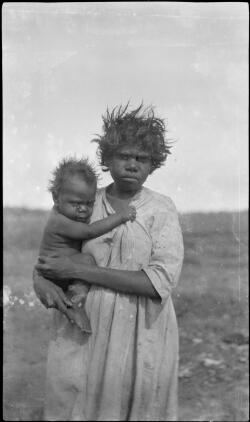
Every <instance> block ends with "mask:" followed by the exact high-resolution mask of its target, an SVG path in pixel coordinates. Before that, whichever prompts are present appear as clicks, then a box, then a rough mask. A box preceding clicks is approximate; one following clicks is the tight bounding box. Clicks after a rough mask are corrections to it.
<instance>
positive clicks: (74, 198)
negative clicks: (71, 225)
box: [54, 175, 96, 223]
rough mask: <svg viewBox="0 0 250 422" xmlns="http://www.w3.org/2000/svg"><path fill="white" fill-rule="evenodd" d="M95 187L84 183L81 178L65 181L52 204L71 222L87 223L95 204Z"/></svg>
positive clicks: (74, 177)
mask: <svg viewBox="0 0 250 422" xmlns="http://www.w3.org/2000/svg"><path fill="white" fill-rule="evenodd" d="M95 194H96V185H95V184H88V183H86V182H85V181H84V180H83V179H82V178H81V177H79V176H77V175H76V176H73V177H71V178H69V179H68V180H65V181H64V183H63V186H62V188H61V190H60V193H59V194H58V196H57V198H54V203H55V205H56V206H57V209H58V211H59V212H60V213H61V214H63V215H65V217H68V218H70V219H71V220H75V221H80V222H82V223H89V221H90V217H91V215H92V212H93V206H94V202H95Z"/></svg>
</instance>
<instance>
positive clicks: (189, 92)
mask: <svg viewBox="0 0 250 422" xmlns="http://www.w3.org/2000/svg"><path fill="white" fill-rule="evenodd" d="M248 31H249V21H248V4H247V3H245V2H226V3H217V2H215V3H195V2H188V3H186V2H185V3H182V2H105V3H101V2H100V3H98V2H77V3H74V2H70V3H67V2H64V3H63V2H62V3H60V2H58V3H49V2H47V3H35V2H29V3H28V2H27V3H25V2H23V3H22V2H19V3H11V2H10V3H5V4H4V5H3V9H2V63H3V65H2V69H3V204H4V206H21V207H28V208H42V209H49V208H50V207H51V206H52V198H51V195H50V193H49V192H48V191H47V186H48V180H49V178H50V176H51V172H52V171H53V169H54V168H55V166H57V164H58V161H59V160H60V159H62V158H63V157H65V156H76V157H78V158H81V157H82V156H88V157H89V158H90V160H91V161H92V162H93V163H94V164H95V165H96V167H97V169H98V171H99V172H100V174H101V179H100V182H99V186H105V185H107V184H109V183H111V178H110V176H109V174H107V173H102V172H101V168H100V166H99V164H98V160H97V158H96V145H95V144H94V143H91V139H93V138H94V137H95V135H96V134H100V133H101V131H102V115H103V114H104V113H105V111H106V109H107V107H109V108H110V109H112V108H113V107H115V106H117V105H120V104H126V103H127V102H128V101H129V102H130V105H131V108H135V107H137V106H138V105H139V104H140V103H141V102H142V101H143V103H144V104H145V106H147V105H149V106H153V107H154V110H155V114H156V115H157V116H159V117H161V118H164V119H165V121H166V125H167V131H168V132H167V137H169V138H171V139H173V140H174V141H175V143H174V146H173V148H172V154H171V155H170V156H169V157H168V159H167V161H166V164H165V165H164V166H163V167H162V168H160V169H158V170H156V171H155V172H154V173H153V174H152V175H150V176H149V178H148V179H147V181H146V184H145V186H147V187H148V188H150V189H153V190H156V191H158V192H159V193H162V194H165V195H167V196H170V197H171V198H172V199H173V201H174V202H175V204H176V207H177V209H178V211H179V212H193V211H204V212H205V211H208V212H209V211H232V210H236V211H237V210H241V209H246V208H248V180H249V179H248V90H249V88H248V70H249V69H248V48H249V41H248Z"/></svg>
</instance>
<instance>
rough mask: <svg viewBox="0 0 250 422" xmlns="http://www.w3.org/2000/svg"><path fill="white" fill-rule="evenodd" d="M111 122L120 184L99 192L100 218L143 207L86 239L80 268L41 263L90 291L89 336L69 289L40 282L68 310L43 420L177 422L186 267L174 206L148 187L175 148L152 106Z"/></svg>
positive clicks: (107, 148) (102, 145) (54, 303)
mask: <svg viewBox="0 0 250 422" xmlns="http://www.w3.org/2000/svg"><path fill="white" fill-rule="evenodd" d="M103 119H104V126H103V130H104V133H103V135H102V136H100V137H99V138H98V139H96V140H95V141H96V142H98V152H99V156H100V162H101V165H102V166H104V167H105V169H106V170H109V171H110V174H111V176H112V178H113V183H112V184H110V185H109V186H108V187H106V188H102V189H100V190H99V191H98V194H97V197H96V202H95V207H94V212H93V215H92V221H95V220H97V219H101V218H104V217H106V216H107V215H109V214H111V213H113V212H114V211H117V210H119V208H120V207H121V206H122V204H124V203H130V204H131V205H133V206H135V207H136V211H137V217H136V220H135V221H134V222H133V223H131V222H128V223H126V224H123V225H121V226H119V227H118V228H116V229H114V230H113V231H112V232H110V233H108V234H106V235H104V236H101V237H99V238H97V239H93V240H91V241H88V242H86V243H85V244H84V245H83V248H82V252H83V253H84V255H83V254H79V255H77V260H75V261H74V262H73V261H72V260H70V259H65V258H61V257H54V258H53V257H52V258H42V257H41V258H40V263H39V264H37V269H38V270H39V272H40V273H42V275H43V276H44V277H48V278H52V279H56V280H58V281H57V283H58V284H59V285H60V282H61V283H62V282H65V281H67V280H70V279H77V280H82V281H84V282H88V283H89V284H90V285H91V288H90V291H89V293H88V297H87V300H86V312H87V314H88V316H89V318H90V321H91V326H92V331H93V334H92V335H90V336H88V335H86V334H83V333H81V332H80V331H79V329H78V328H77V327H76V326H73V325H72V324H71V323H70V321H69V320H68V319H67V318H66V316H65V315H67V300H66V298H65V296H64V294H63V291H62V289H61V288H60V287H58V286H55V285H54V284H53V283H50V282H49V281H48V280H45V279H43V278H41V277H39V276H37V275H36V276H35V277H34V288H35V290H36V292H37V294H38V296H39V297H40V299H41V300H42V301H43V303H45V304H46V306H47V307H48V306H49V307H55V308H57V309H58V310H60V311H62V312H64V314H65V315H63V313H62V312H58V311H56V312H55V320H54V336H53V338H52V339H51V342H50V346H49V354H48V365H47V386H46V403H45V419H46V420H82V421H84V420H96V421H105V420H111V421H126V420H128V421H131V420H132V421H141V420H148V421H152V420H156V421H166V420H168V421H169V420H176V419H177V380H178V373H177V372H178V328H177V322H176V316H175V312H174V308H173V304H172V300H171V295H170V294H171V289H172V287H174V286H175V285H176V283H177V281H178V278H179V275H180V271H181V265H182V260H183V242H182V234H181V230H180V226H179V222H178V217H177V213H176V209H175V206H174V204H173V202H172V200H171V199H170V198H168V197H166V196H164V195H161V194H158V193H156V192H153V191H152V190H150V189H147V188H145V187H143V184H144V182H145V181H146V179H147V177H148V176H149V174H151V173H152V172H153V171H154V170H155V169H157V168H159V167H160V166H161V165H162V164H163V163H164V162H165V160H166V158H167V155H168V154H169V153H170V146H169V144H168V143H167V141H166V140H165V126H164V122H163V121H162V120H161V119H158V118H156V117H155V116H154V113H153V111H152V110H148V111H147V110H144V111H143V110H142V106H140V107H139V108H138V109H136V110H134V111H131V112H128V111H127V107H125V108H124V109H122V108H121V107H120V108H119V110H118V111H117V112H116V111H115V110H113V112H112V113H111V114H110V113H109V112H108V111H107V115H106V116H105V117H104V118H103ZM86 257H87V258H86ZM88 257H89V258H88ZM91 257H92V259H93V258H94V260H95V262H96V264H97V266H95V265H90V264H91V262H88V259H89V260H91ZM86 262H87V263H86Z"/></svg>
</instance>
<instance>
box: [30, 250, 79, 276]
mask: <svg viewBox="0 0 250 422" xmlns="http://www.w3.org/2000/svg"><path fill="white" fill-rule="evenodd" d="M36 269H37V270H38V271H39V273H41V274H42V275H43V276H44V277H45V278H48V279H52V280H61V281H63V280H70V279H73V278H75V277H74V271H75V264H74V262H73V261H72V260H71V259H70V258H69V257H67V256H59V255H54V256H50V257H45V256H40V257H39V258H38V264H36Z"/></svg>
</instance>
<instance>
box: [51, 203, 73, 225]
mask: <svg viewBox="0 0 250 422" xmlns="http://www.w3.org/2000/svg"><path fill="white" fill-rule="evenodd" d="M69 221H70V220H69V218H67V217H65V216H64V215H63V214H60V213H59V212H58V211H57V210H56V209H55V208H54V207H53V208H52V210H51V211H50V214H49V219H48V222H47V228H48V227H49V228H51V229H56V228H58V226H63V225H64V224H66V223H67V222H69Z"/></svg>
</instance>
